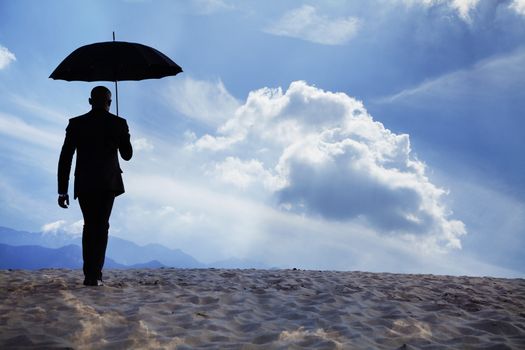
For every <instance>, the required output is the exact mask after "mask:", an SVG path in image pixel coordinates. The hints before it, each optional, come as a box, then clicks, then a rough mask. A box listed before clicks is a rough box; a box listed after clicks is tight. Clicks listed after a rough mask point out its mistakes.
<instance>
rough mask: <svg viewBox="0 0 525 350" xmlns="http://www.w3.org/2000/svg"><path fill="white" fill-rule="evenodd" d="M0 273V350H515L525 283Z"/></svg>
mask: <svg viewBox="0 0 525 350" xmlns="http://www.w3.org/2000/svg"><path fill="white" fill-rule="evenodd" d="M105 276H106V285H105V286H103V287H84V286H83V285H82V284H81V283H82V274H81V271H78V270H51V269H49V270H40V271H6V270H3V271H0V303H1V304H0V348H2V349H7V348H32V347H33V348H48V347H58V348H60V347H63V348H75V349H82V348H86V349H87V348H89V349H95V348H108V349H126V348H154V349H161V348H166V349H175V348H177V349H191V348H209V349H303V348H315V349H399V348H401V349H425V348H431V349H450V348H456V349H525V280H523V279H498V278H475V277H450V276H433V275H398V274H374V273H364V272H328V271H323V272H320V271H301V270H275V271H274V270H270V271H269V270H215V269H206V270H183V269H157V270H125V271H122V270H113V271H106V272H105Z"/></svg>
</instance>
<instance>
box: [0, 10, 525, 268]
mask: <svg viewBox="0 0 525 350" xmlns="http://www.w3.org/2000/svg"><path fill="white" fill-rule="evenodd" d="M112 32H115V35H116V38H117V40H121V41H129V42H140V43H142V44H145V45H149V46H152V47H155V48H156V49H158V50H160V51H162V52H163V53H165V54H166V55H168V56H169V57H171V58H172V59H173V60H174V61H175V62H177V63H178V64H179V65H180V66H181V67H182V68H183V70H184V72H183V73H181V74H179V75H177V76H175V77H167V78H163V79H159V80H144V81H139V82H120V83H119V86H118V90H119V114H120V116H122V117H125V118H126V119H127V121H128V124H129V126H130V132H131V137H132V143H133V145H134V150H135V154H134V157H133V159H132V160H131V161H130V162H125V161H123V160H121V167H122V169H123V171H124V174H123V177H124V182H125V187H126V193H125V194H124V195H122V196H119V197H118V198H117V199H116V202H115V206H114V209H113V213H112V217H111V221H110V223H111V228H110V234H111V235H114V236H119V237H122V238H125V239H128V240H131V241H134V242H136V243H138V244H147V243H160V244H163V245H165V246H167V247H170V248H178V249H182V250H183V251H185V252H186V253H188V254H191V255H192V256H194V257H195V258H196V259H198V260H200V261H202V262H204V263H209V262H213V261H217V260H222V259H228V258H238V259H250V260H253V261H257V262H260V263H263V264H266V265H267V266H272V267H279V268H291V267H297V268H304V269H320V270H360V271H374V272H402V273H433V274H452V275H477V276H479V275H483V276H485V275H488V276H500V277H524V276H525V255H524V254H523V251H524V250H525V177H524V174H525V156H524V150H525V138H524V137H523V130H525V121H524V118H523V117H524V111H525V41H524V38H525V1H523V0H507V1H504V0H501V1H497V0H388V1H387V0H370V1H338V0H326V1H295V0H294V1H286V0H285V1H281V0H279V1H277V0H275V1H273V0H272V1H249V0H248V1H240V0H239V1H234V0H231V1H230V0H188V1H177V2H174V1H162V0H160V1H148V0H127V1H125V0H121V1H117V0H113V1H89V2H87V1H85V2H80V1H76V2H71V1H65V0H64V1H61V0H49V1H45V2H44V1H36V0H33V1H30V0H16V1H15V0H0V169H1V170H0V225H1V226H7V227H11V228H14V229H18V230H26V231H34V232H36V231H44V232H49V233H50V234H52V233H53V232H56V231H57V230H62V231H66V232H68V233H70V234H71V235H78V234H79V233H80V232H81V228H82V215H81V212H80V209H79V207H78V203H77V202H73V203H72V205H71V206H70V208H69V209H67V210H64V209H61V208H59V207H58V205H57V204H56V194H57V192H56V169H57V162H58V156H59V153H60V149H61V145H62V142H63V138H64V133H65V127H66V126H67V123H68V119H69V118H72V117H74V116H77V115H80V114H83V113H85V112H87V111H88V110H89V104H88V97H89V92H90V90H91V89H92V88H93V87H94V86H96V85H105V86H107V87H108V88H110V89H112V91H114V85H113V84H112V83H107V82H102V83H86V82H65V81H58V80H57V81H55V80H52V79H49V78H48V77H49V75H50V74H51V72H52V71H53V70H54V69H55V67H56V66H57V65H58V64H59V63H60V62H61V61H62V59H64V58H65V57H66V56H67V55H68V54H69V53H70V52H72V51H73V50H74V49H76V48H77V47H80V46H82V45H86V44H90V43H94V42H101V41H110V40H111V39H112ZM113 100H115V99H113ZM112 108H113V107H112ZM112 112H113V113H115V110H114V109H112ZM71 178H73V176H71ZM70 187H72V186H71V185H70Z"/></svg>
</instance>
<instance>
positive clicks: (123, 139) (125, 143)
mask: <svg viewBox="0 0 525 350" xmlns="http://www.w3.org/2000/svg"><path fill="white" fill-rule="evenodd" d="M130 139H131V136H130V135H129V127H128V123H127V122H126V121H125V120H124V127H123V130H122V133H121V135H120V140H119V145H118V150H119V152H120V156H121V157H122V159H124V160H130V159H131V157H132V156H133V147H131V141H130Z"/></svg>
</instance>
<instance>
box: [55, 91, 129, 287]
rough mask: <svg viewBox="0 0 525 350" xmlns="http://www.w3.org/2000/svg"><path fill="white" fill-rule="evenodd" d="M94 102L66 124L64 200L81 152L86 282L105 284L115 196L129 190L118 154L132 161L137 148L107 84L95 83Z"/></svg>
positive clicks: (77, 193) (78, 171) (77, 190)
mask: <svg viewBox="0 0 525 350" xmlns="http://www.w3.org/2000/svg"><path fill="white" fill-rule="evenodd" d="M89 103H90V104H91V111H89V112H88V113H86V114H84V115H81V116H78V117H75V118H72V119H70V120H69V125H68V126H67V128H66V137H65V140H64V145H63V146H62V151H61V152H60V159H59V162H58V205H59V206H60V207H62V208H67V207H68V205H69V196H68V185H69V173H70V171H71V163H72V160H73V154H74V153H75V151H76V152H77V157H76V165H75V184H74V198H75V199H77V198H78V202H79V204H80V209H81V210H82V215H83V216H84V229H83V231H82V257H83V259H84V266H83V269H84V276H85V279H84V285H86V286H97V285H102V267H103V266H104V258H105V255H106V247H107V243H108V230H109V217H110V215H111V209H112V208H113V201H114V199H115V197H116V196H118V195H120V194H122V193H124V183H123V181H122V175H121V173H122V170H121V169H120V165H119V161H118V153H120V156H121V157H122V158H123V159H124V160H130V159H131V157H132V155H133V149H132V147H131V143H130V135H129V129H128V124H127V123H126V120H125V119H123V118H120V117H117V116H116V115H114V114H111V113H109V107H110V105H111V91H109V89H107V88H106V87H104V86H97V87H95V88H93V90H91V98H90V99H89Z"/></svg>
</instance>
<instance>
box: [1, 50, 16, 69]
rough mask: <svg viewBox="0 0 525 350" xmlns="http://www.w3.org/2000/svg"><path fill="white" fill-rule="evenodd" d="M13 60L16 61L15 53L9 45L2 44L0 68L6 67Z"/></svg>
mask: <svg viewBox="0 0 525 350" xmlns="http://www.w3.org/2000/svg"><path fill="white" fill-rule="evenodd" d="M13 61H16V56H15V54H14V53H12V52H11V51H9V49H8V48H7V47H4V46H2V45H0V69H4V68H6V67H7V66H8V65H9V64H10V63H11V62H13Z"/></svg>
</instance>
